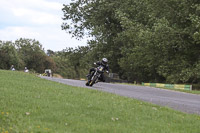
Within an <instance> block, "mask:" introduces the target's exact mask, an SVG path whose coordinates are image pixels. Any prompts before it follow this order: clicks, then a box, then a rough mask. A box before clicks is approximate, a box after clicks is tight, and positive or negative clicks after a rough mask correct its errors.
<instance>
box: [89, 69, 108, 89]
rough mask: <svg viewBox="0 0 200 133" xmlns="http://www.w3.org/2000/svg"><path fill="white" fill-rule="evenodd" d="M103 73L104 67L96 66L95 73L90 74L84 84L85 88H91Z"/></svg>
mask: <svg viewBox="0 0 200 133" xmlns="http://www.w3.org/2000/svg"><path fill="white" fill-rule="evenodd" d="M103 73H104V67H103V66H98V67H97V68H96V69H95V72H94V73H93V74H92V76H89V77H88V81H87V82H86V86H93V85H94V84H96V83H97V82H98V80H99V78H100V77H101V74H103Z"/></svg>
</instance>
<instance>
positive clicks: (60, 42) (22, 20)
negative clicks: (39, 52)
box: [0, 0, 87, 51]
mask: <svg viewBox="0 0 200 133" xmlns="http://www.w3.org/2000/svg"><path fill="white" fill-rule="evenodd" d="M70 1H71V0H0V12H1V14H0V18H1V19H0V40H3V41H11V40H12V41H15V40H16V39H19V38H30V39H36V40H38V41H39V42H40V43H41V44H42V45H43V47H44V48H45V50H47V49H51V50H54V51H58V50H62V49H64V48H66V47H77V46H85V45H86V42H87V41H86V39H83V40H81V41H78V40H76V39H73V38H71V35H69V34H67V33H65V31H62V30H61V24H62V19H61V18H62V17H63V16H62V15H63V12H62V8H63V2H65V3H64V4H66V3H70Z"/></svg>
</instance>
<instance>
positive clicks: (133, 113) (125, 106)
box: [0, 70, 200, 133]
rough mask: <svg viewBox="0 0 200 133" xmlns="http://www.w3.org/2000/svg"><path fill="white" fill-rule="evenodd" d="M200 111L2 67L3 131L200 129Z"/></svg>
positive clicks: (177, 132) (168, 132) (159, 132)
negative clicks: (177, 107) (82, 86)
mask: <svg viewBox="0 0 200 133" xmlns="http://www.w3.org/2000/svg"><path fill="white" fill-rule="evenodd" d="M199 125H200V116H199V115H194V114H186V113H182V112H178V111H174V110H172V109H169V108H165V107H160V106H157V105H153V104H149V103H145V102H141V101H138V100H134V99H131V98H126V97H121V96H117V95H114V94H110V93H105V92H101V91H96V90H90V89H87V88H78V87H72V86H67V85H64V84H60V83H56V82H52V81H47V80H44V79H41V78H39V77H36V76H34V75H31V74H27V73H23V72H13V71H3V70H0V132H2V133H8V132H9V133H26V132H27V133H31V132H33V133H45V132H50V133H199V131H200V126H199Z"/></svg>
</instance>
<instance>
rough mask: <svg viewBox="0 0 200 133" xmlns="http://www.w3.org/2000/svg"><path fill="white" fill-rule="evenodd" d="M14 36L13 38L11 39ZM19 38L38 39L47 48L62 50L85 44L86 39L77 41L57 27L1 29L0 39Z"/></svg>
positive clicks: (13, 39)
mask: <svg viewBox="0 0 200 133" xmlns="http://www.w3.org/2000/svg"><path fill="white" fill-rule="evenodd" d="M10 38H12V39H10ZM19 38H29V39H36V40H38V41H39V42H40V43H41V44H42V45H43V48H45V50H47V49H51V50H54V51H60V50H63V49H65V48H66V47H77V46H85V45H86V43H87V40H86V39H83V40H81V41H77V40H76V39H72V38H71V37H70V36H68V35H67V34H66V33H65V32H64V31H61V30H60V29H58V28H57V27H51V28H49V27H43V28H41V27H33V28H31V27H7V28H5V29H1V30H0V40H3V41H15V40H17V39H19Z"/></svg>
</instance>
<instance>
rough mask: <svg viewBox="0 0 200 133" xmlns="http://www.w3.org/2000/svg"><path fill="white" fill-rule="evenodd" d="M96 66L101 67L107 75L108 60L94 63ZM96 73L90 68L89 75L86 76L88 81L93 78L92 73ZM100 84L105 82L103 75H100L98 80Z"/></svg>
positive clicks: (94, 69) (104, 59)
mask: <svg viewBox="0 0 200 133" xmlns="http://www.w3.org/2000/svg"><path fill="white" fill-rule="evenodd" d="M94 65H96V66H103V67H104V70H106V72H107V73H109V66H108V59H107V58H103V59H102V61H97V62H95V63H94ZM95 71H96V68H91V69H90V71H89V74H88V75H87V77H88V79H89V80H90V79H91V77H92V76H93V74H94V72H95ZM99 80H101V81H102V82H105V77H104V74H101V77H100V79H99Z"/></svg>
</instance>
